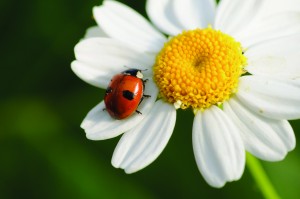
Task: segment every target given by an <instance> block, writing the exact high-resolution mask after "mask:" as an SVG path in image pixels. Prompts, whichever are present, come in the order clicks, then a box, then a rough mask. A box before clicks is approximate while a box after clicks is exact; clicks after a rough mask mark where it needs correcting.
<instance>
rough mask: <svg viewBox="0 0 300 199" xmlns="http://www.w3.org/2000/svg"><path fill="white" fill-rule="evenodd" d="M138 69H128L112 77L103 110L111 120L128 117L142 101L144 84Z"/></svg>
mask: <svg viewBox="0 0 300 199" xmlns="http://www.w3.org/2000/svg"><path fill="white" fill-rule="evenodd" d="M146 81H147V80H143V74H142V72H141V70H138V69H128V70H125V71H123V72H121V73H119V74H116V75H115V76H113V77H112V79H111V81H110V83H109V85H108V87H107V89H106V92H105V96H104V103H105V107H106V108H105V110H107V112H108V113H109V115H110V116H111V117H112V118H115V119H118V120H121V119H125V118H127V117H129V116H130V115H132V114H133V113H134V112H137V113H138V114H142V113H141V112H140V111H138V110H137V108H138V106H139V104H140V103H141V102H142V101H143V99H144V97H150V95H144V90H145V82H146Z"/></svg>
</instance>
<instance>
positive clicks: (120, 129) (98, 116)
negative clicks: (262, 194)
mask: <svg viewBox="0 0 300 199" xmlns="http://www.w3.org/2000/svg"><path fill="white" fill-rule="evenodd" d="M157 92H158V91H157V88H156V86H155V84H154V82H153V81H152V80H148V81H147V82H146V84H145V94H147V95H151V97H149V98H146V99H144V100H143V101H142V103H141V104H140V105H139V107H138V110H139V111H140V112H141V113H142V114H141V115H140V114H136V113H133V115H132V116H130V117H128V118H126V119H123V120H116V119H113V118H112V117H110V115H109V114H108V113H107V111H105V110H103V109H104V108H105V105H104V102H103V101H102V102H101V103H100V104H98V105H97V106H96V107H95V108H93V109H92V110H91V111H90V112H89V113H88V114H87V116H86V117H85V119H84V120H83V122H82V124H81V128H83V129H84V130H85V133H86V137H87V138H88V139H91V140H104V139H109V138H113V137H116V136H118V135H120V134H122V133H124V132H125V131H128V130H129V129H131V128H133V127H135V126H136V125H137V124H139V123H140V122H141V121H142V119H143V118H144V117H146V116H147V115H148V113H149V111H150V110H151V108H152V107H153V105H154V102H155V99H156V97H157Z"/></svg>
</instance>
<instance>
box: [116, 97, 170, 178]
mask: <svg viewBox="0 0 300 199" xmlns="http://www.w3.org/2000/svg"><path fill="white" fill-rule="evenodd" d="M175 121H176V109H175V108H174V106H173V105H172V104H168V103H166V102H163V101H161V100H160V101H157V102H156V103H155V105H154V107H153V108H152V110H151V112H150V113H149V114H148V115H147V117H146V118H145V119H144V120H143V121H142V122H141V123H140V124H139V125H137V126H136V127H134V128H132V129H131V130H130V131H128V132H126V133H125V134H124V135H123V136H122V138H121V140H120V141H119V143H118V145H117V147H116V149H115V151H114V154H113V158H112V164H113V166H114V167H116V168H122V169H125V172H126V173H133V172H136V171H138V170H141V169H143V168H144V167H146V166H148V165H149V164H150V163H152V162H153V161H154V160H155V159H156V158H157V157H158V156H159V155H160V153H161V152H162V151H163V149H164V148H165V146H166V145H167V143H168V141H169V139H170V137H171V135H172V132H173V129H174V126H175Z"/></svg>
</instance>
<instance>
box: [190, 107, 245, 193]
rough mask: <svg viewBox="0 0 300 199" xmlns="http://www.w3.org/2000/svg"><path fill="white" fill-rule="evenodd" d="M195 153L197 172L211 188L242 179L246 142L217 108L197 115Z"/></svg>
mask: <svg viewBox="0 0 300 199" xmlns="http://www.w3.org/2000/svg"><path fill="white" fill-rule="evenodd" d="M193 149H194V153H195V158H196V162H197V165H198V168H199V170H200V172H201V173H202V175H203V177H204V178H205V180H206V181H207V183H208V184H210V185H211V186H213V187H222V186H224V184H225V183H226V182H229V181H233V180H238V179H239V178H240V177H241V175H242V173H243V171H244V166H245V151H244V147H243V141H242V139H241V137H240V135H239V132H238V130H237V128H236V126H235V125H234V124H233V122H232V121H231V120H230V119H229V118H228V117H227V115H226V114H225V113H224V112H223V111H222V110H221V109H219V108H217V107H216V106H212V107H211V108H210V109H207V110H205V111H204V112H203V113H202V112H200V111H199V112H198V113H197V114H196V116H195V119H194V124H193Z"/></svg>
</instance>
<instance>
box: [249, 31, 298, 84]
mask: <svg viewBox="0 0 300 199" xmlns="http://www.w3.org/2000/svg"><path fill="white" fill-rule="evenodd" d="M299 43H300V34H294V35H291V36H287V37H281V38H277V39H273V40H269V41H266V42H262V43H259V44H256V45H253V46H251V47H250V48H249V49H248V50H247V51H246V52H245V56H246V57H247V58H248V65H249V66H247V68H246V69H247V70H248V71H249V72H250V73H252V74H257V75H260V74H261V75H272V76H279V77H280V76H281V77H286V78H291V79H296V78H298V79H300V67H299V66H300V59H299V57H300V48H299Z"/></svg>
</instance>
